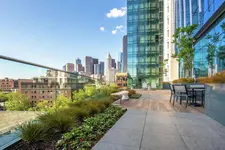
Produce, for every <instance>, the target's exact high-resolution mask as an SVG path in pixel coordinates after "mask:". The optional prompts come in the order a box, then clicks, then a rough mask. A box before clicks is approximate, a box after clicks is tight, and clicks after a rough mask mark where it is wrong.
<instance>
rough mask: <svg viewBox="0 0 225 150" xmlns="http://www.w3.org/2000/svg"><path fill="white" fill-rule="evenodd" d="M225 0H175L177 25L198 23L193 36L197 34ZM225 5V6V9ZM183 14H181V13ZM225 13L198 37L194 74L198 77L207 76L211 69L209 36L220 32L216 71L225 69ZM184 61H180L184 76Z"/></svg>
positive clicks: (183, 25) (217, 43)
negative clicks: (223, 25)
mask: <svg viewBox="0 0 225 150" xmlns="http://www.w3.org/2000/svg"><path fill="white" fill-rule="evenodd" d="M224 2H225V0H176V1H175V10H176V13H175V14H176V16H175V18H176V19H175V22H176V28H177V27H185V26H189V25H192V24H197V25H198V27H197V29H196V30H195V32H194V35H193V36H196V35H197V34H198V32H199V31H200V30H202V29H203V28H205V27H204V26H205V24H206V23H207V22H209V20H210V19H212V18H213V15H214V14H215V13H216V11H217V10H218V9H219V8H220V7H221V6H222V5H224ZM224 9H225V7H223V10H224ZM180 14H181V15H180ZM224 16H225V15H224V14H222V15H221V16H220V17H219V18H218V19H217V20H215V21H214V22H212V23H211V25H210V26H209V27H207V29H206V30H205V31H204V33H203V34H201V36H200V37H198V39H196V43H195V45H194V47H195V58H194V74H195V75H196V76H197V77H205V76H208V75H209V72H210V69H209V66H208V61H207V58H206V57H207V55H208V53H207V51H208V47H207V45H208V43H209V42H210V40H209V39H208V36H209V35H210V36H213V35H214V34H219V35H220V36H219V39H220V40H219V42H216V43H215V44H214V45H216V56H215V60H214V69H213V70H214V73H216V72H219V71H222V70H224V58H223V57H222V56H223V55H224V54H223V51H225V50H223V49H224V47H223V45H224V38H225V37H224V30H223V28H222V26H221V25H222V24H224V22H225V20H224ZM182 68H183V67H182V62H181V63H180V69H179V70H180V77H184V74H183V69H182Z"/></svg>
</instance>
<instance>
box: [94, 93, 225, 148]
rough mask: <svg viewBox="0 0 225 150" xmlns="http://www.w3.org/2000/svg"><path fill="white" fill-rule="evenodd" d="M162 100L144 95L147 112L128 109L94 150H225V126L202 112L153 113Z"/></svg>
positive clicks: (154, 96) (153, 95) (140, 109)
mask: <svg viewBox="0 0 225 150" xmlns="http://www.w3.org/2000/svg"><path fill="white" fill-rule="evenodd" d="M151 95H152V96H151ZM160 97H162V95H159V96H158V97H157V95H156V94H143V96H142V97H141V99H142V100H143V101H146V102H147V103H146V102H145V104H146V105H147V107H146V108H147V109H143V107H140V108H139V109H138V107H135V109H132V108H130V109H128V111H127V112H126V113H125V114H124V115H123V116H122V117H121V118H120V119H119V121H118V122H117V123H116V124H115V125H114V126H113V127H112V128H111V129H110V130H109V131H108V132H107V133H106V134H105V136H104V137H103V138H102V139H101V140H100V141H99V142H98V143H97V144H96V145H95V147H94V148H93V150H225V127H224V126H222V125H221V124H219V123H218V122H216V121H214V120H213V119H211V118H210V117H208V116H206V115H204V114H201V113H187V112H176V111H161V112H160V111H152V110H149V104H150V103H151V101H152V100H153V101H154V100H160Z"/></svg>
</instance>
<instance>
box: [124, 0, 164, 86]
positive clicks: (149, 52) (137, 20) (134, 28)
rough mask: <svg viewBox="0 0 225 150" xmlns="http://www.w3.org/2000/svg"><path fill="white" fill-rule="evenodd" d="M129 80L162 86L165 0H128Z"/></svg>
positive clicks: (137, 83) (130, 84) (140, 84)
mask: <svg viewBox="0 0 225 150" xmlns="http://www.w3.org/2000/svg"><path fill="white" fill-rule="evenodd" d="M127 42H128V43H127V45H128V46H127V71H128V73H129V74H130V76H131V79H129V81H128V84H129V86H135V87H138V88H141V87H145V86H146V85H150V86H151V87H153V88H160V87H161V86H162V77H163V76H162V74H163V72H162V71H163V66H162V65H161V64H162V62H163V0H157V1H156V0H153V1H149V0H135V1H134V0H129V1H127Z"/></svg>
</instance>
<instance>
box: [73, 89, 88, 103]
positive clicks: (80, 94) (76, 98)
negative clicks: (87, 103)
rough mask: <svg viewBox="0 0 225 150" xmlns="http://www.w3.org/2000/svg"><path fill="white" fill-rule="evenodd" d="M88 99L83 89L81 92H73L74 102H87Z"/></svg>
mask: <svg viewBox="0 0 225 150" xmlns="http://www.w3.org/2000/svg"><path fill="white" fill-rule="evenodd" d="M86 97H87V95H86V93H85V91H84V90H83V89H79V91H74V92H73V100H74V101H81V100H85V98H86Z"/></svg>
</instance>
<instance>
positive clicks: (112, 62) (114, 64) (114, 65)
mask: <svg viewBox="0 0 225 150" xmlns="http://www.w3.org/2000/svg"><path fill="white" fill-rule="evenodd" d="M111 67H112V68H115V69H116V60H115V59H112V61H111Z"/></svg>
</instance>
